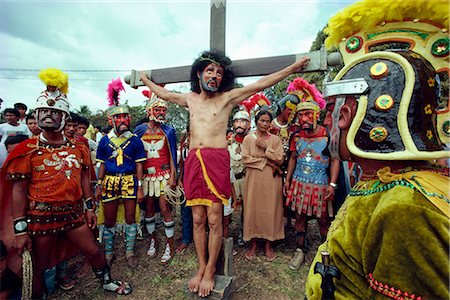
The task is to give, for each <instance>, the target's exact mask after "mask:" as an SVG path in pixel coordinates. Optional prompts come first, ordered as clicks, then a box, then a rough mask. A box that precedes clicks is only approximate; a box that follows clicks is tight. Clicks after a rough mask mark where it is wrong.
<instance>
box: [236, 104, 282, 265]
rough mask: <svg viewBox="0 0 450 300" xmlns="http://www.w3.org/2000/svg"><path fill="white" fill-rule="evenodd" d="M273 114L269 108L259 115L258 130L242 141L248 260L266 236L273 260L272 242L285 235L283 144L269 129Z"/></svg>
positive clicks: (269, 253)
mask: <svg viewBox="0 0 450 300" xmlns="http://www.w3.org/2000/svg"><path fill="white" fill-rule="evenodd" d="M271 121H272V115H271V114H270V112H268V111H267V110H261V111H259V112H258V113H257V114H256V116H255V123H256V127H257V129H256V131H254V132H252V133H250V134H248V135H247V136H246V137H245V138H244V141H243V143H242V160H243V162H244V164H245V166H246V174H245V185H244V186H245V197H244V199H245V201H244V240H245V241H250V247H249V248H248V250H247V251H246V253H245V258H247V259H248V260H251V259H253V258H254V257H255V256H256V246H257V244H256V239H257V238H261V239H264V240H265V255H266V258H267V260H268V261H273V260H274V259H275V258H276V254H275V252H274V251H273V249H272V242H273V241H275V240H279V239H283V238H284V228H283V200H282V190H281V189H282V182H281V176H280V175H281V170H280V168H279V165H280V164H281V163H282V161H283V145H282V142H281V140H280V138H279V137H278V136H276V135H273V134H270V133H269V132H268V129H269V127H270V123H271Z"/></svg>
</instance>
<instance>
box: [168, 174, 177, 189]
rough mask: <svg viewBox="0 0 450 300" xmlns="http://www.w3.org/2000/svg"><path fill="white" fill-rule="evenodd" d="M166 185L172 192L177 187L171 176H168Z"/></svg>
mask: <svg viewBox="0 0 450 300" xmlns="http://www.w3.org/2000/svg"><path fill="white" fill-rule="evenodd" d="M167 185H168V186H170V188H171V189H172V190H173V189H175V187H176V186H177V184H176V182H175V178H174V177H173V176H170V178H169V180H167Z"/></svg>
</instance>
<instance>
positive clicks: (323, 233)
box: [317, 217, 330, 241]
mask: <svg viewBox="0 0 450 300" xmlns="http://www.w3.org/2000/svg"><path fill="white" fill-rule="evenodd" d="M317 222H318V223H319V231H320V237H321V238H322V240H323V241H325V239H326V237H327V233H328V228H329V227H330V220H329V219H328V217H322V218H319V219H317Z"/></svg>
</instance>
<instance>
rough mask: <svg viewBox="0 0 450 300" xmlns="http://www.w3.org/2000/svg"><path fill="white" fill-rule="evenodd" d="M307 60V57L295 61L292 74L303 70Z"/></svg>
mask: <svg viewBox="0 0 450 300" xmlns="http://www.w3.org/2000/svg"><path fill="white" fill-rule="evenodd" d="M309 60H310V58H309V57H302V58H300V59H299V60H297V61H295V63H294V64H293V67H294V73H298V72H300V71H301V70H303V69H304V68H305V67H306V66H307V65H308V63H309Z"/></svg>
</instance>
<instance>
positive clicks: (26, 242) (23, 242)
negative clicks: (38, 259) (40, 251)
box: [14, 234, 32, 255]
mask: <svg viewBox="0 0 450 300" xmlns="http://www.w3.org/2000/svg"><path fill="white" fill-rule="evenodd" d="M31 245H32V244H31V239H30V236H29V235H28V234H22V235H16V236H15V238H14V247H15V248H16V249H17V252H18V253H19V255H22V253H23V251H24V250H25V249H27V250H28V251H30V252H31V249H32V247H31Z"/></svg>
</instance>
